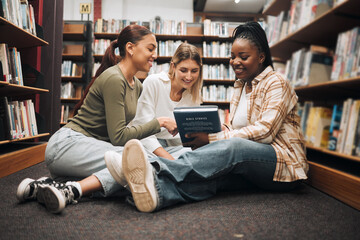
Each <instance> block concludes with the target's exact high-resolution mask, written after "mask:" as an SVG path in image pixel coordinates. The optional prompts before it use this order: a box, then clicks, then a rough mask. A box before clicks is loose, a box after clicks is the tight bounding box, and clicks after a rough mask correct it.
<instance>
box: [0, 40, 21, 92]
mask: <svg viewBox="0 0 360 240" xmlns="http://www.w3.org/2000/svg"><path fill="white" fill-rule="evenodd" d="M0 62H1V69H0V73H1V75H0V80H1V81H5V82H8V83H12V84H18V85H21V86H24V79H23V73H22V68H21V57H20V52H19V51H18V50H17V48H15V47H12V48H9V47H8V45H7V44H6V43H0ZM1 70H2V71H1Z"/></svg>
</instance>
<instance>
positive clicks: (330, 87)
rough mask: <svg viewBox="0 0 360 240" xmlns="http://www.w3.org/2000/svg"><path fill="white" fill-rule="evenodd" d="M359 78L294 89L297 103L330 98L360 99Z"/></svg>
mask: <svg viewBox="0 0 360 240" xmlns="http://www.w3.org/2000/svg"><path fill="white" fill-rule="evenodd" d="M359 89H360V77H356V78H349V79H341V80H336V81H328V82H324V83H318V84H313V85H309V86H301V87H296V88H295V91H296V93H297V95H298V96H299V101H300V102H304V101H307V100H315V101H321V100H326V99H328V98H329V96H331V99H332V100H338V99H345V98H350V97H351V98H360V91H359Z"/></svg>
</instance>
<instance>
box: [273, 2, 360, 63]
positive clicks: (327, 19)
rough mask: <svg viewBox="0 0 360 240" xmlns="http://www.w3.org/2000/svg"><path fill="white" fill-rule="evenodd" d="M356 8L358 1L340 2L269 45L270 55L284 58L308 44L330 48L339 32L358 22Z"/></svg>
mask: <svg viewBox="0 0 360 240" xmlns="http://www.w3.org/2000/svg"><path fill="white" fill-rule="evenodd" d="M277 1H280V0H277ZM358 9H360V1H357V0H348V1H345V2H343V3H341V4H340V5H338V6H336V7H334V8H332V9H331V10H329V11H327V12H325V13H324V14H322V15H321V16H319V17H318V18H316V19H315V20H314V21H312V22H310V23H309V24H307V25H305V26H304V27H302V28H300V29H298V30H297V31H295V32H293V33H291V34H289V35H288V36H286V37H285V38H284V39H282V40H280V41H279V42H277V43H275V44H273V45H272V46H270V50H271V54H272V56H273V57H278V58H280V59H285V60H286V59H289V58H290V57H291V54H292V53H293V52H295V51H296V50H299V49H300V48H302V47H305V46H309V45H310V44H315V45H321V46H325V47H330V48H332V47H333V46H334V45H335V44H336V40H337V36H338V34H339V33H340V32H343V31H346V30H349V29H351V28H353V27H355V26H358V25H359V24H360V19H359V18H358V17H356V16H358V15H359V13H358V12H356V11H357V10H358ZM284 49H286V51H284Z"/></svg>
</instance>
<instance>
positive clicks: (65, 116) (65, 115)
mask: <svg viewBox="0 0 360 240" xmlns="http://www.w3.org/2000/svg"><path fill="white" fill-rule="evenodd" d="M73 110H74V109H73V108H71V107H70V105H68V104H66V105H61V118H60V122H61V123H68V122H69V119H70V118H72V117H73V115H74V113H73Z"/></svg>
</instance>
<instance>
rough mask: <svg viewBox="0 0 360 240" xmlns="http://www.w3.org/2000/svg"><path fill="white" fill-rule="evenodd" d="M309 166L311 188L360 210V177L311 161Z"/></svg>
mask: <svg viewBox="0 0 360 240" xmlns="http://www.w3.org/2000/svg"><path fill="white" fill-rule="evenodd" d="M309 166H310V167H309V173H308V177H309V179H308V180H307V182H308V183H309V184H310V185H311V186H313V187H315V188H317V189H319V190H320V191H322V192H325V193H326V194H329V195H330V196H332V197H334V198H336V199H338V200H340V201H342V202H344V203H346V204H348V205H350V206H352V207H353V208H356V209H358V210H360V177H357V176H354V175H351V174H348V173H345V172H341V171H339V170H336V169H333V168H330V167H327V166H324V165H321V164H318V163H315V162H311V161H309Z"/></svg>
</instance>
